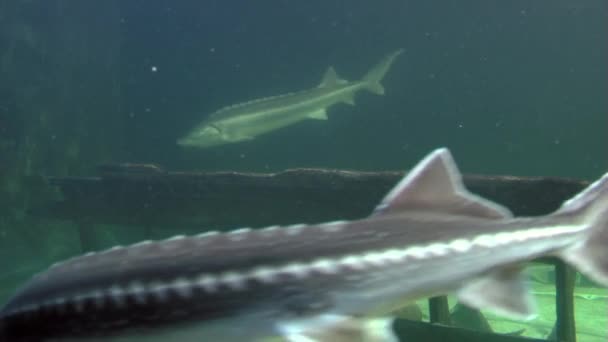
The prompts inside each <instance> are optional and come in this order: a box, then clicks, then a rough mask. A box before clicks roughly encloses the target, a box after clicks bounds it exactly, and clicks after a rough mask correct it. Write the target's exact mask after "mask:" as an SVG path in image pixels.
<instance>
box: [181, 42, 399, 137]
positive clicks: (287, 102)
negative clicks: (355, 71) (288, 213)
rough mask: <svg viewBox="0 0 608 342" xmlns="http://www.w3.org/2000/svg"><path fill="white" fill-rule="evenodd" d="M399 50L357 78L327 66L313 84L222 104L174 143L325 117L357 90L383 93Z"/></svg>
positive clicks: (349, 100) (263, 130) (247, 134)
mask: <svg viewBox="0 0 608 342" xmlns="http://www.w3.org/2000/svg"><path fill="white" fill-rule="evenodd" d="M402 52H403V49H400V50H397V51H395V52H393V53H391V54H389V55H387V56H386V57H384V58H383V59H382V60H381V61H380V62H379V63H378V64H377V65H376V66H374V67H373V68H372V69H371V70H370V71H369V72H368V73H367V74H366V75H365V76H364V77H363V79H362V80H360V81H356V82H348V81H346V80H343V79H340V78H339V77H338V75H337V74H336V72H335V70H334V68H333V67H329V68H328V69H327V71H326V72H325V75H324V76H323V79H322V80H321V83H320V84H319V86H317V87H316V88H313V89H309V90H304V91H300V92H295V93H289V94H284V95H278V96H271V97H266V98H261V99H257V100H253V101H248V102H243V103H239V104H235V105H232V106H228V107H225V108H222V109H220V110H218V111H217V112H215V113H213V114H211V115H210V116H209V117H208V118H207V119H205V120H204V121H203V122H202V123H200V124H199V125H197V126H196V127H195V128H194V129H193V130H192V131H191V132H190V133H188V134H187V135H186V136H184V137H182V138H180V139H178V141H177V143H178V145H181V146H189V147H198V148H205V147H211V146H216V145H222V144H228V143H236V142H240V141H246V140H251V139H253V138H255V137H257V136H259V135H262V134H265V133H268V132H272V131H275V130H278V129H281V128H283V127H286V126H290V125H293V124H295V123H298V122H300V121H303V120H308V119H314V120H327V112H326V111H327V108H329V107H330V106H332V105H334V104H336V103H341V102H343V103H348V104H350V105H354V104H355V102H354V101H355V100H354V96H355V93H356V92H358V91H359V90H362V89H366V90H368V91H370V92H372V93H374V94H378V95H383V94H384V87H383V86H382V84H381V83H380V81H382V79H383V78H384V75H386V73H387V72H388V70H389V69H390V67H391V65H392V64H393V62H394V61H395V58H397V56H399V55H400V54H401V53H402Z"/></svg>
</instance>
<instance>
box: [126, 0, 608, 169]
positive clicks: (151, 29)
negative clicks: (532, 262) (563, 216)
mask: <svg viewBox="0 0 608 342" xmlns="http://www.w3.org/2000/svg"><path fill="white" fill-rule="evenodd" d="M129 5H130V6H128V7H125V8H124V9H123V10H124V19H125V23H124V27H123V33H124V41H123V44H122V45H121V47H122V54H121V57H122V59H121V61H122V64H121V67H122V70H123V71H124V74H123V77H124V79H123V82H124V83H123V84H124V85H125V86H124V101H125V108H124V110H125V112H129V113H133V115H134V118H133V119H132V120H129V122H128V125H127V130H126V132H127V134H128V138H127V142H126V146H128V147H127V148H128V149H129V152H130V155H131V156H132V158H135V159H139V160H145V161H158V162H161V163H163V164H166V165H174V166H175V167H178V168H191V167H196V168H201V169H235V168H237V169H255V170H263V169H264V168H270V169H282V168H285V167H298V166H330V167H340V168H358V169H359V168H365V169H387V168H388V169H402V168H404V167H408V166H409V165H411V164H412V163H413V162H414V161H415V160H417V159H418V158H420V157H421V156H422V155H424V154H425V153H427V152H428V151H429V150H431V149H433V148H436V147H438V146H447V147H449V148H451V149H452V150H453V151H454V153H455V155H456V158H457V160H458V161H459V163H460V164H461V167H462V168H463V169H465V170H469V171H471V172H482V173H507V174H528V175H561V176H574V177H595V176H596V175H598V174H600V173H601V172H603V170H605V169H606V165H607V162H606V160H607V158H606V153H605V151H606V150H605V148H606V145H607V141H606V129H607V128H608V120H607V119H608V115H607V111H606V108H607V102H606V96H605V95H606V93H608V92H607V91H608V87H607V81H608V78H607V63H606V62H605V61H606V60H608V53H607V49H606V45H607V44H608V43H607V40H606V39H605V37H606V36H605V34H606V26H607V25H606V17H607V12H606V11H607V7H608V6H607V5H606V3H605V2H601V1H584V2H582V4H581V5H579V6H576V5H573V3H572V2H571V1H536V2H530V1H465V2H460V1H418V2H415V1H381V2H374V3H373V4H372V3H370V2H369V1H307V2H295V1H271V2H265V3H259V2H255V3H254V2H248V3H247V4H245V5H243V3H242V2H235V1H206V2H205V3H204V5H203V4H202V3H199V2H178V3H177V4H172V5H171V6H170V7H167V6H166V5H164V2H163V1H160V2H155V1H146V2H145V5H144V4H143V2H141V3H137V2H129ZM399 47H403V48H405V49H406V53H405V54H404V55H402V57H401V58H400V59H399V60H398V61H397V62H396V63H395V65H394V67H393V69H392V70H391V71H390V72H389V74H388V75H387V77H386V79H385V81H384V83H385V86H386V89H387V92H386V95H385V96H384V97H376V96H374V95H369V94H360V95H359V96H358V98H357V106H355V107H349V106H346V105H338V106H335V107H333V108H332V109H331V110H330V112H329V113H330V117H331V120H329V121H328V122H318V121H311V122H306V123H303V124H301V125H298V126H294V127H291V128H288V129H285V130H283V131H279V132H276V133H272V134H269V135H267V136H264V137H260V138H259V139H257V140H256V141H253V142H251V143H243V144H238V145H231V146H227V147H221V148H216V149H213V150H207V151H194V152H192V151H183V150H180V149H179V148H178V147H176V146H175V144H174V140H175V138H176V137H177V136H180V135H181V134H183V133H184V132H185V131H187V130H188V129H189V128H190V127H191V126H193V125H194V124H195V123H196V122H198V121H200V120H201V119H202V118H203V117H204V115H206V114H208V113H210V112H212V111H214V110H216V109H218V108H220V107H222V106H225V105H229V104H233V103H238V102H241V101H245V100H248V99H252V98H256V97H263V96H269V95H275V94H280V93H284V92H288V91H293V90H299V89H305V88H308V87H311V86H314V85H316V84H317V82H319V80H320V77H321V75H322V73H323V72H324V70H325V69H326V68H327V66H328V65H334V66H335V67H336V69H337V71H338V73H339V74H340V75H341V76H343V77H345V78H347V79H351V80H354V79H357V78H359V77H360V76H361V75H362V74H363V73H365V72H366V71H367V70H368V68H369V67H370V66H371V65H373V64H374V63H376V61H377V60H378V59H379V58H380V57H381V56H383V55H384V54H386V53H387V52H389V51H392V50H394V49H395V48H399ZM152 66H156V67H157V68H158V72H156V73H153V72H150V69H151V67H152ZM148 111H149V112H148Z"/></svg>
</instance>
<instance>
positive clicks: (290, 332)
mask: <svg viewBox="0 0 608 342" xmlns="http://www.w3.org/2000/svg"><path fill="white" fill-rule="evenodd" d="M392 322H393V319H392V318H354V317H347V316H339V315H330V314H326V315H321V316H316V317H312V318H307V319H300V320H295V321H287V322H282V323H280V324H279V326H278V328H279V331H280V332H281V335H282V336H283V338H284V339H285V341H286V342H397V341H399V340H398V339H397V337H396V336H395V335H394V333H393V329H392Z"/></svg>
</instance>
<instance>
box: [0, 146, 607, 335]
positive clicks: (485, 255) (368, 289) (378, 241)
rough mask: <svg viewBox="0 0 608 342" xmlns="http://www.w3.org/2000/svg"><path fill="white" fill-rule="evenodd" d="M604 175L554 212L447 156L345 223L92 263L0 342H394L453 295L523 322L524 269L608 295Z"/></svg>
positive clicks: (34, 286)
mask: <svg viewBox="0 0 608 342" xmlns="http://www.w3.org/2000/svg"><path fill="white" fill-rule="evenodd" d="M607 246H608V173H607V174H606V175H604V176H603V177H602V178H601V179H600V180H598V181H596V182H595V183H593V184H591V185H590V186H589V187H588V188H587V189H585V190H584V191H583V192H581V193H580V194H579V195H577V196H575V197H574V198H572V199H570V200H568V201H566V202H565V203H564V204H563V205H562V206H561V208H560V209H559V210H557V211H556V212H555V213H553V214H550V215H547V216H541V217H527V218H514V217H512V216H511V214H510V213H509V211H508V210H507V209H506V208H503V207H501V206H500V205H498V204H495V203H493V202H490V201H488V200H485V199H483V198H481V197H478V196H475V195H473V194H471V193H469V192H468V191H467V190H466V189H465V188H464V186H463V183H462V180H461V175H460V173H459V172H458V170H457V168H456V165H455V163H454V161H453V160H452V157H451V155H450V153H449V152H448V150H447V149H438V150H436V151H434V152H432V153H431V154H430V155H429V156H427V157H426V158H425V159H424V160H423V161H421V162H420V163H419V164H418V166H416V167H415V168H414V169H413V170H412V171H411V172H410V173H409V174H408V175H407V176H406V177H405V178H404V179H403V180H402V181H401V182H400V183H399V184H398V185H397V186H396V187H395V188H394V189H393V190H392V191H391V192H390V193H389V194H388V195H387V196H386V198H385V199H384V200H383V201H382V202H381V203H380V205H379V206H378V207H377V208H376V209H375V211H374V212H373V214H372V215H371V216H370V217H368V218H365V219H362V220H358V221H351V222H342V221H338V222H330V223H325V224H318V225H294V226H289V227H269V228H265V229H257V230H250V229H240V230H235V231H232V232H227V233H217V232H208V233H204V234H201V235H199V236H192V237H183V236H177V237H174V238H171V239H168V240H164V241H159V242H149V241H146V242H142V243H139V244H136V245H132V246H128V247H114V248H112V249H109V250H106V251H102V252H98V253H89V254H86V255H84V256H80V257H76V258H73V259H70V260H67V261H65V262H62V263H58V264H55V265H53V266H51V268H50V269H49V270H47V271H45V272H43V273H41V274H39V275H37V276H35V277H34V278H33V279H32V280H31V281H30V282H29V284H27V285H26V286H25V287H24V288H22V289H21V290H20V291H19V292H18V293H17V294H16V295H15V296H14V297H13V298H12V299H11V300H10V301H9V302H8V304H6V306H5V307H4V308H3V309H2V311H0V322H1V323H0V325H1V328H0V329H1V330H3V333H4V335H3V336H4V341H41V340H43V341H47V340H48V341H169V340H170V339H172V340H173V341H192V342H194V341H197V342H200V341H226V342H230V341H235V342H236V341H262V340H266V339H267V338H273V337H274V338H276V340H279V341H291V342H304V341H308V342H310V341H320V342H329V341H331V342H338V341H340V342H341V341H365V342H370V341H377V342H386V341H396V338H395V337H394V336H393V333H392V329H391V319H390V313H391V311H392V310H393V309H396V308H398V307H399V306H400V305H401V304H404V303H407V302H411V301H412V300H415V299H418V298H421V297H425V296H431V295H437V294H443V293H446V292H448V291H456V293H457V295H458V298H459V300H460V301H462V302H464V303H465V304H468V305H470V306H473V307H476V308H481V309H491V310H494V311H495V312H498V313H502V314H505V315H510V316H515V317H522V318H530V317H532V315H533V314H534V305H533V302H532V300H531V299H530V295H529V293H528V291H527V290H526V288H525V285H524V281H523V279H522V275H521V272H520V271H521V263H523V262H525V261H528V260H530V259H533V258H537V257H540V256H544V255H552V256H557V257H561V258H563V259H564V260H566V261H567V262H569V263H571V264H572V265H574V266H575V267H577V268H578V269H579V270H580V271H581V272H583V273H584V274H586V275H587V276H589V277H590V278H592V279H594V280H596V281H597V282H598V283H600V284H603V285H608V248H606V247H607Z"/></svg>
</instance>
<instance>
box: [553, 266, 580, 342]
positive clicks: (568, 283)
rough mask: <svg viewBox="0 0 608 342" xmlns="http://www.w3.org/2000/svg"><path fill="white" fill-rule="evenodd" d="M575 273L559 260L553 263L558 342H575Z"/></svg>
mask: <svg viewBox="0 0 608 342" xmlns="http://www.w3.org/2000/svg"><path fill="white" fill-rule="evenodd" d="M575 283H576V272H575V271H574V269H572V268H571V267H570V266H568V265H567V264H565V263H564V262H562V261H561V260H556V261H555V288H556V289H555V292H556V293H555V312H556V316H557V317H556V323H555V325H556V327H555V336H556V340H557V341H559V342H575V341H576V324H575V318H574V285H575Z"/></svg>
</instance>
